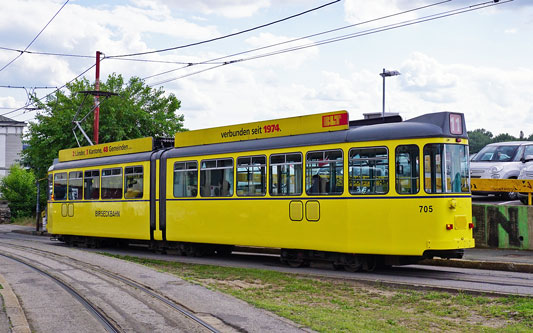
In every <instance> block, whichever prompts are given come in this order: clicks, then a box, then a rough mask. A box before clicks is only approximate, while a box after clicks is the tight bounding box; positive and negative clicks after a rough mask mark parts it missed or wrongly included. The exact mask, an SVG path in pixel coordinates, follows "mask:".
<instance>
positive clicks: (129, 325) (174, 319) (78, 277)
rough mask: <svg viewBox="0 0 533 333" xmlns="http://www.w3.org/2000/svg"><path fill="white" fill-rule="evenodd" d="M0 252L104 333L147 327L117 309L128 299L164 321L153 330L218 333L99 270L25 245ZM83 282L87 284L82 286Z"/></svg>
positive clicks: (170, 304) (160, 298)
mask: <svg viewBox="0 0 533 333" xmlns="http://www.w3.org/2000/svg"><path fill="white" fill-rule="evenodd" d="M0 249H1V250H2V254H0V255H1V256H3V257H5V258H9V259H10V260H13V261H15V262H17V263H19V264H21V265H24V266H26V267H30V268H31V269H32V270H34V271H37V272H38V273H39V274H41V275H43V276H45V277H46V278H48V279H51V280H52V281H54V283H56V284H58V285H59V286H61V288H63V289H64V290H65V291H67V293H68V294H69V295H71V296H72V297H74V298H75V299H76V300H77V301H78V302H79V303H80V304H82V305H83V307H84V308H85V309H86V310H87V311H88V312H89V313H91V315H92V316H93V317H94V318H95V319H96V320H97V321H98V322H99V323H100V324H101V326H102V328H103V329H104V330H105V331H106V332H126V331H139V329H140V330H144V329H143V328H146V329H148V328H149V326H150V323H148V322H146V317H144V318H143V316H142V315H141V316H140V318H136V316H135V315H134V314H133V313H131V314H128V315H124V312H122V311H120V310H119V309H117V308H118V307H120V306H124V299H129V302H130V304H128V305H126V306H128V307H132V306H133V307H136V306H137V307H138V310H139V312H140V313H144V315H146V312H147V311H149V312H151V316H150V319H149V320H150V321H151V322H157V321H158V316H159V317H160V318H159V319H164V320H163V323H162V322H161V320H160V321H159V323H158V326H156V327H152V329H153V330H154V331H169V330H171V331H175V332H178V331H183V332H219V329H217V328H215V327H214V326H213V325H211V324H209V323H207V322H206V321H205V320H203V319H202V318H200V317H198V316H197V315H195V314H194V313H193V312H192V311H190V310H188V309H186V308H185V307H183V306H181V305H180V304H177V303H176V302H174V301H172V300H170V299H168V298H167V297H165V296H164V295H161V294H159V293H157V292H155V291H154V290H151V288H150V287H148V286H145V285H143V284H141V283H138V282H136V281H133V280H131V279H129V278H126V277H124V276H121V275H118V274H116V273H113V272H110V271H107V270H105V269H102V268H101V267H97V266H95V265H91V264H88V263H85V262H82V261H80V260H77V259H74V258H69V257H65V256H61V255H58V254H56V253H53V252H50V251H44V250H41V249H36V248H34V247H29V246H23V245H15V244H9V245H6V244H2V243H0ZM58 267H61V268H60V269H58ZM69 273H71V274H69ZM83 281H85V283H84V282H83ZM87 281H90V283H86V282H87ZM95 281H96V282H95ZM95 283H97V284H98V286H97V287H96V286H94V284H95ZM109 288H112V289H114V290H115V291H113V294H114V295H112V296H113V297H105V296H104V297H95V296H94V295H92V296H91V294H92V292H95V293H96V294H99V295H100V296H103V295H102V292H101V290H103V289H109ZM99 290H100V292H99ZM113 299H116V300H117V301H116V302H115V304H113V303H112V302H113ZM132 312H135V311H132ZM117 314H118V315H117ZM141 327H142V328H141ZM231 330H232V329H231V327H228V328H227V330H225V331H231Z"/></svg>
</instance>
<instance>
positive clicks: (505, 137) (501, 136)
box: [492, 133, 519, 142]
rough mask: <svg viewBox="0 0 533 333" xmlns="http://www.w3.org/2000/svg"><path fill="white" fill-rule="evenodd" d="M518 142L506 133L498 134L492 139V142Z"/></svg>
mask: <svg viewBox="0 0 533 333" xmlns="http://www.w3.org/2000/svg"><path fill="white" fill-rule="evenodd" d="M505 141H519V139H518V138H516V137H514V136H512V135H511V134H508V133H502V134H498V135H496V136H495V137H494V139H492V142H505Z"/></svg>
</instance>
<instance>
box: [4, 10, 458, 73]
mask: <svg viewBox="0 0 533 333" xmlns="http://www.w3.org/2000/svg"><path fill="white" fill-rule="evenodd" d="M448 1H451V0H448ZM0 50H5V51H13V52H18V53H25V54H29V55H44V56H55V57H70V58H83V59H94V55H83V54H70V53H57V52H40V51H24V50H19V49H14V48H10V47H4V46H0ZM108 59H109V58H108ZM112 60H117V61H134V62H148V63H160V64H176V65H201V64H207V65H211V64H217V63H216V62H202V63H201V64H200V63H195V62H190V61H172V60H155V59H130V58H112ZM221 63H223V61H220V62H218V64H221Z"/></svg>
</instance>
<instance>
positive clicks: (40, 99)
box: [0, 64, 96, 116]
mask: <svg viewBox="0 0 533 333" xmlns="http://www.w3.org/2000/svg"><path fill="white" fill-rule="evenodd" d="M95 66H96V64H93V65H91V67H89V68H87V69H86V70H84V71H83V72H81V73H80V74H78V75H77V76H76V77H75V78H73V79H72V80H70V81H68V82H67V83H65V84H64V85H62V86H61V87H59V88H57V89H56V90H54V91H52V92H51V93H49V94H47V95H45V96H43V97H41V98H39V99H37V101H42V100H43V99H45V98H47V97H48V96H51V95H53V94H55V93H56V92H58V91H59V90H61V89H63V88H65V87H66V86H67V85H68V84H69V83H71V82H74V81H75V80H77V79H78V78H80V77H81V76H83V75H84V74H85V73H87V72H88V71H90V70H91V69H93V68H94V67H95ZM35 103H36V101H34V102H31V103H27V104H26V105H24V106H22V107H20V108H17V109H14V110H11V111H9V112H6V113H2V114H0V116H5V115H8V114H11V113H14V112H17V111H20V110H24V109H26V108H28V107H29V106H31V105H33V104H35ZM32 111H35V110H32Z"/></svg>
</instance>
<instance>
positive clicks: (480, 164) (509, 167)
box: [470, 141, 533, 200]
mask: <svg viewBox="0 0 533 333" xmlns="http://www.w3.org/2000/svg"><path fill="white" fill-rule="evenodd" d="M530 155H531V156H533V142H532V141H512V142H498V143H491V144H488V145H486V146H485V147H484V148H483V149H481V150H480V151H479V153H477V155H476V156H475V157H474V158H473V159H472V161H471V162H470V176H471V177H472V178H487V179H517V178H518V175H519V174H520V171H521V170H522V169H523V168H525V167H526V157H527V156H530ZM528 164H529V163H528ZM473 194H490V193H487V192H473ZM494 194H498V193H494ZM500 195H502V196H503V198H504V199H506V200H516V199H517V198H518V194H517V193H514V192H510V193H500Z"/></svg>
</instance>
